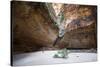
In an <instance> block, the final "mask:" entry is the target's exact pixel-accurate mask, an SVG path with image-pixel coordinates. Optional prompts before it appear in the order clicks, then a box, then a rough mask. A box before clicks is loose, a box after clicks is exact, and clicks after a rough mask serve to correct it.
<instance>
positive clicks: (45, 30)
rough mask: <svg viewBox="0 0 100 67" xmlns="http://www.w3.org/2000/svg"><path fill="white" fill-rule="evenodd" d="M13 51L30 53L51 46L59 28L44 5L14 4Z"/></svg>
mask: <svg viewBox="0 0 100 67" xmlns="http://www.w3.org/2000/svg"><path fill="white" fill-rule="evenodd" d="M11 8H12V27H13V30H12V33H13V36H12V37H13V50H14V51H17V52H21V51H22V52H28V51H35V50H39V49H40V48H41V47H46V46H51V45H52V43H53V41H54V40H55V38H56V34H57V32H56V31H57V28H56V27H55V26H54V24H53V21H52V20H51V19H50V17H49V13H48V11H47V9H46V8H45V6H44V3H31V2H12V5H11Z"/></svg>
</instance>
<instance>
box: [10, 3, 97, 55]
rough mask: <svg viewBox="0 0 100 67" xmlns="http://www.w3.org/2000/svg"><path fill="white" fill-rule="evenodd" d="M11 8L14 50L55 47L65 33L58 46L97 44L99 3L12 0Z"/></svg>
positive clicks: (35, 49)
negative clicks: (21, 0)
mask: <svg viewBox="0 0 100 67" xmlns="http://www.w3.org/2000/svg"><path fill="white" fill-rule="evenodd" d="M11 8H12V28H13V29H12V34H13V38H12V39H13V47H12V50H13V53H23V52H33V51H38V50H41V49H42V48H43V47H46V48H47V49H48V48H51V49H55V48H54V47H53V46H52V45H53V43H54V41H55V40H56V38H57V37H58V36H59V35H62V34H63V38H62V39H61V40H60V41H59V42H58V43H57V46H59V47H65V48H71V49H72V48H76V49H77V48H86V49H88V48H90V49H91V48H96V47H97V45H96V20H97V18H96V14H97V13H96V9H97V8H96V6H89V5H72V4H59V3H58V4H56V3H53V4H52V3H40V2H19V1H16V2H14V1H12V4H11ZM64 31H65V32H64ZM62 32H64V33H62ZM66 32H67V33H66ZM56 49H57V48H56Z"/></svg>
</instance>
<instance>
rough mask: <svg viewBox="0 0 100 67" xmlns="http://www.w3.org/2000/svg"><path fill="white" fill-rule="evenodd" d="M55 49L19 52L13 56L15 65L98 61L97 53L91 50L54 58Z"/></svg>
mask: <svg viewBox="0 0 100 67" xmlns="http://www.w3.org/2000/svg"><path fill="white" fill-rule="evenodd" d="M56 52H57V50H55V51H44V52H43V51H38V52H33V53H24V54H17V55H14V56H13V65H14V66H31V65H44V64H46V65H47V64H67V63H78V62H93V61H97V53H95V52H94V53H91V52H74V51H72V52H70V53H69V54H68V58H54V57H53V56H54V54H55V53H56Z"/></svg>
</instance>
